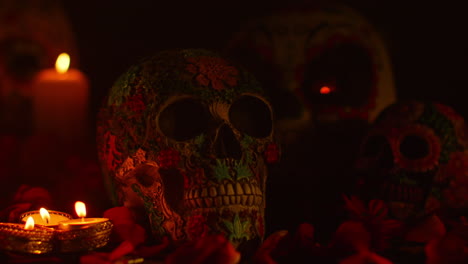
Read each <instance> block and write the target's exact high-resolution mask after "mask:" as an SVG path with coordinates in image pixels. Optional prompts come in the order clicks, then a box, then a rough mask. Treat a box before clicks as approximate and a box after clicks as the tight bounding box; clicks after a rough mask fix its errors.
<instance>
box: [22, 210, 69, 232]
mask: <svg viewBox="0 0 468 264" xmlns="http://www.w3.org/2000/svg"><path fill="white" fill-rule="evenodd" d="M29 217H32V218H33V220H34V223H35V224H36V225H38V226H45V227H51V228H53V227H57V226H58V223H59V222H62V221H66V220H70V219H71V218H72V216H71V215H69V214H67V213H63V212H58V211H52V210H47V209H45V208H41V209H39V210H36V211H30V212H26V213H24V214H22V215H21V216H20V219H21V221H22V222H26V219H29Z"/></svg>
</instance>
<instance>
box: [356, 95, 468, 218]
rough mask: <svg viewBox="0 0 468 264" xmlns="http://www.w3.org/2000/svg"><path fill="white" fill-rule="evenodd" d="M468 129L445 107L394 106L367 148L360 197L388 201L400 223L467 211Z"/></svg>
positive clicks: (362, 160) (382, 118)
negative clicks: (439, 213) (434, 215)
mask: <svg viewBox="0 0 468 264" xmlns="http://www.w3.org/2000/svg"><path fill="white" fill-rule="evenodd" d="M467 131H468V130H467V127H466V124H465V122H464V120H463V118H462V117H461V116H460V115H458V114H457V113H456V112H455V111H454V110H453V109H452V108H450V107H448V106H446V105H443V104H439V103H433V102H421V101H410V102H399V103H396V104H393V105H391V106H390V107H388V108H387V109H385V110H384V111H383V112H382V113H381V114H380V115H379V117H378V118H377V120H376V122H375V124H374V125H373V127H372V128H371V129H370V131H369V133H368V135H367V137H366V139H365V140H364V142H363V144H362V148H361V152H360V155H359V158H358V160H357V169H358V171H360V173H362V175H363V177H362V179H361V181H360V184H361V187H362V188H361V194H362V195H363V196H364V197H367V198H380V199H383V200H385V201H386V202H388V204H389V207H390V213H391V214H392V216H393V217H395V218H398V219H401V220H408V219H416V218H418V217H422V216H425V215H428V214H431V213H434V212H444V211H445V212H447V210H448V211H450V210H459V209H463V208H468V192H467V190H468V189H467V188H468V151H467V146H468V145H467V144H466V141H465V136H466V133H467Z"/></svg>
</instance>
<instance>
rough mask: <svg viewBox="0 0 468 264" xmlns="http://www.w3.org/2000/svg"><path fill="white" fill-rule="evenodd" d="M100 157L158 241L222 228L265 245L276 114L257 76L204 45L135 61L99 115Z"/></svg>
mask: <svg viewBox="0 0 468 264" xmlns="http://www.w3.org/2000/svg"><path fill="white" fill-rule="evenodd" d="M99 120H100V121H99V123H98V142H99V143H98V145H99V156H100V160H101V163H102V166H103V168H104V171H105V173H106V175H107V176H108V179H109V182H110V183H112V185H113V186H115V189H114V191H115V192H116V194H117V196H118V199H119V202H120V203H122V204H124V205H125V206H128V207H130V208H135V209H137V208H139V207H140V208H141V207H143V208H144V210H145V212H146V214H147V216H148V217H149V220H150V224H151V228H152V233H153V236H154V237H155V238H160V237H163V236H169V237H171V238H172V239H173V240H177V241H181V240H190V239H193V238H196V237H200V236H203V235H205V234H208V233H222V234H225V235H226V237H227V238H229V239H230V240H231V241H232V242H233V243H234V245H236V246H239V247H242V246H244V245H246V246H247V245H253V244H255V243H258V242H260V241H261V239H262V237H263V233H264V227H263V226H264V219H263V216H264V207H265V201H264V194H265V181H266V178H267V164H268V163H272V162H276V161H277V159H278V155H279V152H278V148H277V146H276V144H275V143H274V141H273V126H272V110H271V107H270V104H269V102H268V101H267V100H266V99H265V98H264V97H263V95H262V91H261V89H260V86H259V84H258V83H257V82H256V81H255V80H254V78H253V77H252V76H251V75H250V74H249V73H247V72H246V71H244V70H243V69H240V68H238V67H236V66H234V65H231V64H230V63H229V62H228V61H226V60H225V59H223V58H222V57H219V56H218V55H216V54H214V53H211V52H209V51H206V50H191V49H188V50H171V51H164V52H161V53H159V54H157V55H155V56H153V57H150V58H148V59H146V60H144V61H142V62H141V63H139V64H138V65H136V66H134V67H131V68H130V69H129V70H128V71H127V72H126V73H125V74H123V75H122V76H121V77H120V78H119V80H118V81H117V82H116V83H115V85H114V86H113V87H112V89H111V90H110V92H109V95H108V99H107V101H106V102H105V104H104V106H103V107H102V109H101V111H100V117H99Z"/></svg>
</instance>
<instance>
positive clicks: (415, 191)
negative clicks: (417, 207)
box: [382, 183, 424, 203]
mask: <svg viewBox="0 0 468 264" xmlns="http://www.w3.org/2000/svg"><path fill="white" fill-rule="evenodd" d="M382 191H383V193H384V197H385V199H387V200H391V201H401V202H410V203H418V202H422V201H423V199H424V194H423V190H422V189H421V188H419V187H415V186H409V185H404V184H396V183H385V184H384V185H383V186H382Z"/></svg>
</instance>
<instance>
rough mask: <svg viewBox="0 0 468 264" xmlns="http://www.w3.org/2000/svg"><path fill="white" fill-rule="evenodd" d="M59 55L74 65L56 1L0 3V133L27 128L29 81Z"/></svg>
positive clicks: (68, 34) (69, 38) (69, 35)
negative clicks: (67, 56)
mask: <svg viewBox="0 0 468 264" xmlns="http://www.w3.org/2000/svg"><path fill="white" fill-rule="evenodd" d="M62 52H67V53H68V54H70V56H71V57H72V63H73V64H74V65H76V61H77V56H76V46H75V40H74V36H73V32H72V30H71V28H70V25H69V23H68V20H67V17H66V15H65V12H64V10H63V8H62V6H61V4H60V1H58V0H44V1H32V0H24V1H16V0H2V1H1V2H0V132H3V130H7V132H9V133H11V132H13V133H25V132H26V131H29V130H30V129H31V127H30V126H31V124H29V123H31V120H29V118H30V116H29V115H30V114H31V113H30V111H31V109H30V96H31V81H32V79H33V77H34V76H35V74H36V73H37V72H38V71H39V70H41V69H43V68H47V67H53V66H54V64H55V61H56V59H57V56H58V55H59V54H60V53H62ZM2 114H3V115H2Z"/></svg>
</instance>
